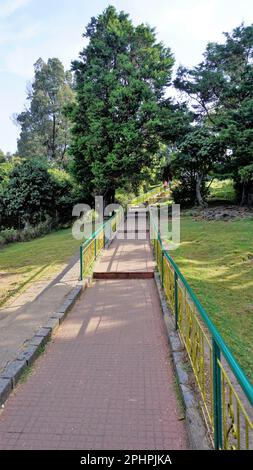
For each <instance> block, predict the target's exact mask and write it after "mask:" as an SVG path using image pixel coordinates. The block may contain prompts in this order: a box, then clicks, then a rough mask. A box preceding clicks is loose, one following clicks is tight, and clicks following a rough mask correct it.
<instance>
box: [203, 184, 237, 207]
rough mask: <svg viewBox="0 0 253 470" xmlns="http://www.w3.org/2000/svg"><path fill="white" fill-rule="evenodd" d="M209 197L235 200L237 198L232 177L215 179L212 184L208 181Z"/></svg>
mask: <svg viewBox="0 0 253 470" xmlns="http://www.w3.org/2000/svg"><path fill="white" fill-rule="evenodd" d="M207 184H208V187H209V193H210V196H209V199H210V200H212V201H214V200H219V201H226V202H234V201H235V200H236V193H235V188H234V184H233V180H232V179H225V180H218V179H214V180H213V181H212V182H211V184H210V183H209V182H208V183H207Z"/></svg>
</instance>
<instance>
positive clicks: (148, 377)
mask: <svg viewBox="0 0 253 470" xmlns="http://www.w3.org/2000/svg"><path fill="white" fill-rule="evenodd" d="M119 244H120V242H116V241H115V242H114V248H113V246H112V247H111V249H112V250H116V251H117V252H122V253H123V258H124V253H125V249H126V248H125V247H126V244H124V242H122V245H120V247H119ZM135 246H137V245H135ZM116 247H118V250H117V249H116ZM127 247H128V248H129V245H127ZM139 248H140V247H139ZM139 248H138V249H139ZM136 249H137V248H136ZM138 249H137V251H138ZM143 250H144V249H143ZM144 251H145V252H146V253H147V258H148V260H149V262H148V269H151V261H150V260H151V254H150V249H149V247H148V245H146V244H145V250H144ZM144 251H143V253H144ZM108 253H109V252H105V254H104V257H103V258H102V260H101V263H102V264H103V263H105V265H106V266H107V269H110V267H109V266H108V261H105V260H106V259H107V257H108ZM135 254H136V253H135V252H134V251H133V260H132V261H131V263H132V264H131V270H132V269H133V268H134V267H135V268H136V269H139V268H140V265H139V259H137V260H136V261H135V262H134V256H135ZM129 260H130V252H129V250H127V262H126V264H122V263H120V261H119V260H118V264H117V265H116V268H117V267H118V266H120V270H121V269H122V268H123V267H125V268H128V267H129V263H130V261H129ZM149 263H150V264H149ZM146 267H147V266H145V269H146ZM187 447H188V444H187V437H186V431H185V426H184V421H183V420H182V411H181V410H180V407H179V404H178V401H177V398H176V388H175V383H174V372H173V368H172V365H171V360H170V351H169V347H168V342H167V336H166V332H165V326H164V322H163V318H162V313H161V308H160V304H159V298H158V294H157V291H156V287H155V283H154V280H153V279H127V280H126V279H124V280H123V279H115V280H98V281H95V282H94V283H93V286H92V287H90V288H88V289H87V290H86V291H85V292H84V294H83V295H82V296H81V298H80V300H78V302H77V303H76V304H75V306H74V308H73V310H72V311H71V313H70V314H69V316H68V318H67V319H66V320H65V322H64V323H63V324H62V326H61V327H60V329H59V330H58V332H57V334H56V336H55V337H54V340H53V341H52V342H51V343H50V344H49V346H48V348H47V351H46V353H45V354H44V355H43V356H41V357H40V358H39V359H38V361H37V362H36V364H35V367H34V370H33V373H32V375H31V376H30V377H29V378H28V380H27V382H26V383H23V384H21V385H19V387H18V388H17V390H16V392H14V393H13V394H12V396H11V397H10V398H9V400H8V402H7V403H6V405H5V409H4V410H3V411H2V413H1V415H0V448H1V449H83V450H85V449H89V450H95V449H108V450H109V449H120V450H124V449H159V450H163V449H187Z"/></svg>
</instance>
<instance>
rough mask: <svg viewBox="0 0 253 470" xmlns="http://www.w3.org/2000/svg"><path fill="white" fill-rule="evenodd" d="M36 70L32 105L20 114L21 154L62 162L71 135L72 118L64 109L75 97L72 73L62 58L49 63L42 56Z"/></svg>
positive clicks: (17, 118)
mask: <svg viewBox="0 0 253 470" xmlns="http://www.w3.org/2000/svg"><path fill="white" fill-rule="evenodd" d="M34 70H35V78H34V81H33V83H32V85H31V86H30V88H29V89H28V96H27V100H28V102H29V106H28V108H27V109H26V110H25V111H23V112H22V113H20V114H19V115H17V116H16V122H17V123H18V124H19V125H20V126H21V133H20V138H19V140H18V154H19V156H21V157H25V158H27V157H44V158H46V159H47V160H48V161H53V162H60V163H62V162H64V160H65V159H66V151H67V147H68V144H69V134H70V121H69V119H68V118H67V117H66V113H65V111H64V109H65V106H67V105H68V104H69V103H72V102H73V100H74V92H73V89H72V85H73V83H72V75H71V73H70V72H65V71H64V67H63V65H62V63H61V62H60V60H59V59H49V60H48V62H47V63H45V62H43V60H42V59H39V60H38V61H37V62H36V64H35V66H34Z"/></svg>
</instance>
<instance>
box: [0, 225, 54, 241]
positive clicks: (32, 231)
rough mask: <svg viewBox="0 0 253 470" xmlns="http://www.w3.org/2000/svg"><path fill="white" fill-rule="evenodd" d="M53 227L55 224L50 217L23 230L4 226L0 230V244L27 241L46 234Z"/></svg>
mask: <svg viewBox="0 0 253 470" xmlns="http://www.w3.org/2000/svg"><path fill="white" fill-rule="evenodd" d="M55 228H56V224H55V223H54V222H53V219H51V218H48V219H47V220H46V221H45V222H41V223H39V224H38V225H35V226H29V227H27V228H25V229H24V230H17V229H14V228H6V229H3V230H1V231H0V246H3V245H7V244H9V243H15V242H27V241H30V240H33V239H34V238H38V237H41V236H43V235H46V234H47V233H50V232H51V231H52V230H53V229H55Z"/></svg>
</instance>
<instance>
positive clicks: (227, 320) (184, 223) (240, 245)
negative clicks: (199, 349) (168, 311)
mask: <svg viewBox="0 0 253 470" xmlns="http://www.w3.org/2000/svg"><path fill="white" fill-rule="evenodd" d="M252 231H253V220H250V219H247V220H235V221H230V222H223V221H214V222H206V221H194V220H193V219H192V218H191V217H182V218H181V246H180V248H178V249H177V250H175V251H174V252H172V256H173V258H174V259H175V261H176V262H177V264H178V265H179V267H180V269H181V271H182V273H183V274H184V275H185V277H186V279H187V280H188V282H189V283H190V285H191V287H192V288H193V289H194V291H195V292H196V294H197V295H198V297H199V299H200V301H201V302H202V304H203V306H204V307H205V308H206V310H207V313H208V314H209V315H210V317H211V318H212V320H213V321H214V323H215V325H216V326H217V327H218V328H219V330H220V332H221V334H222V336H223V337H224V339H225V341H226V342H227V344H228V345H229V346H230V348H231V350H232V351H233V352H234V354H235V356H236V357H237V359H238V361H239V363H240V364H241V365H242V366H243V368H244V370H245V372H246V374H247V375H248V376H249V377H250V378H251V380H252V379H253V352H252V344H253V244H252Z"/></svg>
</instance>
